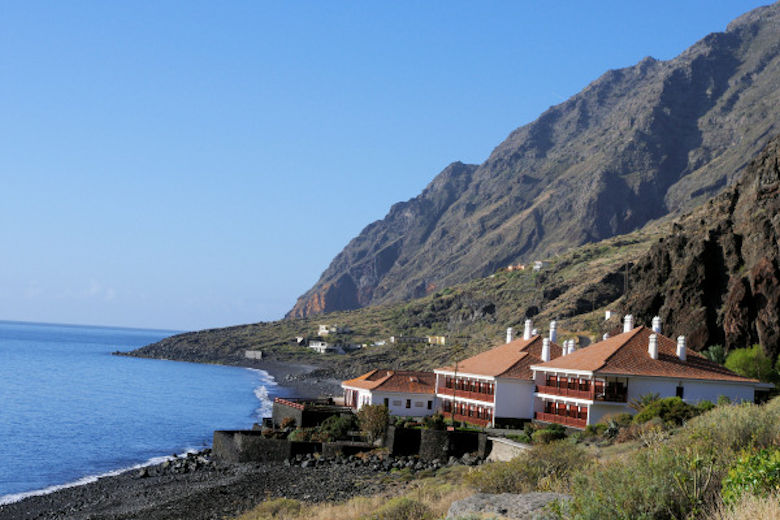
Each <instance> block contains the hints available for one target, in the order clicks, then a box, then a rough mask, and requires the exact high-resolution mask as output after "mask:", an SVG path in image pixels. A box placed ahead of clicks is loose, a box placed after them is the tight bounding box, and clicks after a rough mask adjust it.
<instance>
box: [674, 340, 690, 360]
mask: <svg viewBox="0 0 780 520" xmlns="http://www.w3.org/2000/svg"><path fill="white" fill-rule="evenodd" d="M677 357H678V358H680V361H685V360H686V358H687V357H688V356H687V354H686V353H685V336H677Z"/></svg>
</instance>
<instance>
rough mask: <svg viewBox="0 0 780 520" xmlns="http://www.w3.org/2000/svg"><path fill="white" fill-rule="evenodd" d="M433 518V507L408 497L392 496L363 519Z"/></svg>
mask: <svg viewBox="0 0 780 520" xmlns="http://www.w3.org/2000/svg"><path fill="white" fill-rule="evenodd" d="M432 518H433V512H432V511H431V508H430V507H428V506H427V505H425V504H423V503H422V502H418V501H417V500H412V499H411V498H407V497H396V498H391V499H390V500H388V501H387V503H385V505H383V506H382V507H380V508H379V509H377V510H376V511H375V512H374V513H372V514H370V515H368V516H364V517H363V518H362V519H361V520H429V519H432Z"/></svg>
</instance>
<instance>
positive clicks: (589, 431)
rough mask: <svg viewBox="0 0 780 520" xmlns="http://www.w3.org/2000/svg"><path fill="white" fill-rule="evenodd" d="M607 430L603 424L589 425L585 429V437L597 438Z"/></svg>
mask: <svg viewBox="0 0 780 520" xmlns="http://www.w3.org/2000/svg"><path fill="white" fill-rule="evenodd" d="M606 429H607V425H606V424H604V423H598V424H589V425H587V426H586V427H585V435H586V436H588V437H598V436H599V435H603V434H604V431H605V430H606Z"/></svg>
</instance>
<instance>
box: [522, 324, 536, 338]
mask: <svg viewBox="0 0 780 520" xmlns="http://www.w3.org/2000/svg"><path fill="white" fill-rule="evenodd" d="M533 326H534V323H533V322H532V321H531V320H525V327H524V328H523V339H531V329H532V328H533Z"/></svg>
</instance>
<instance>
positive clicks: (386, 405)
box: [385, 397, 390, 408]
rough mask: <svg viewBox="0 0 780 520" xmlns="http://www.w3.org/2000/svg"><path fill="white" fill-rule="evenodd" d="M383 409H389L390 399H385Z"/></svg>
mask: <svg viewBox="0 0 780 520" xmlns="http://www.w3.org/2000/svg"><path fill="white" fill-rule="evenodd" d="M385 408H390V399H388V398H387V397H385Z"/></svg>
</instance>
